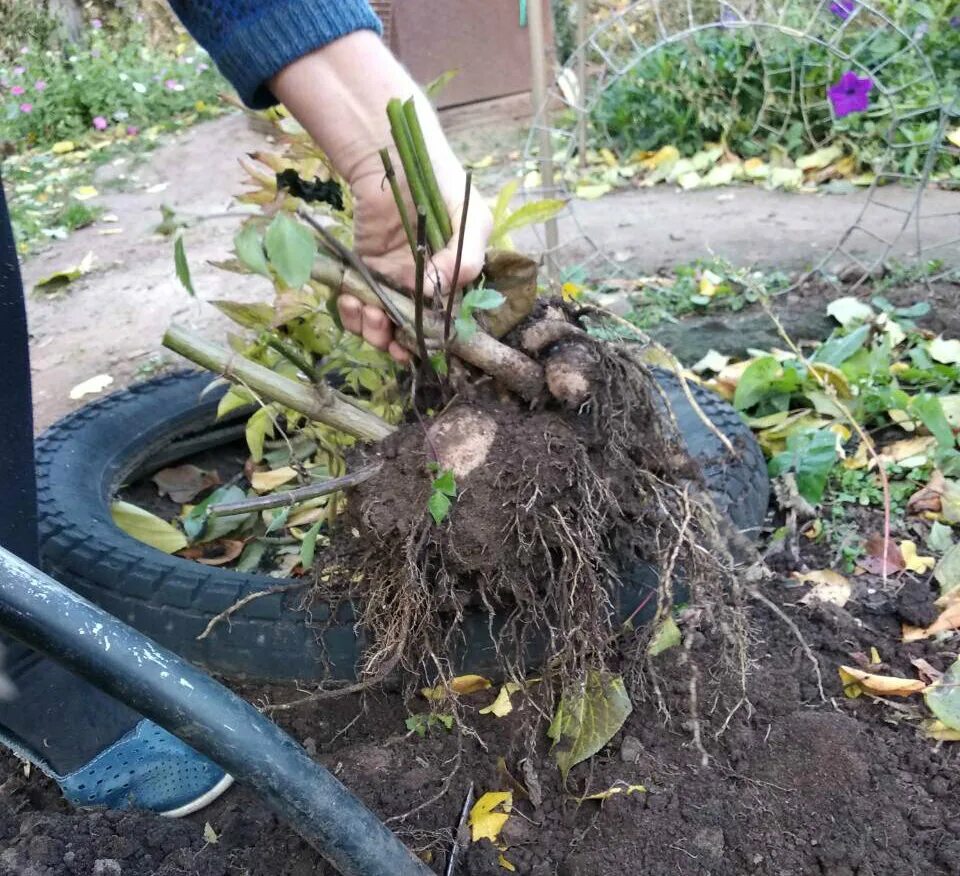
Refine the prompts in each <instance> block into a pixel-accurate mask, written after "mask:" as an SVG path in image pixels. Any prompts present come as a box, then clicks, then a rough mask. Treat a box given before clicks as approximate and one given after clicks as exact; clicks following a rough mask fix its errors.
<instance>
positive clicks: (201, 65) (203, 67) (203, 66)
mask: <svg viewBox="0 0 960 876" xmlns="http://www.w3.org/2000/svg"><path fill="white" fill-rule="evenodd" d="M209 69H210V65H209V64H204V63H203V62H202V61H201V62H200V63H199V64H197V72H198V73H203V72H204V71H205V70H209Z"/></svg>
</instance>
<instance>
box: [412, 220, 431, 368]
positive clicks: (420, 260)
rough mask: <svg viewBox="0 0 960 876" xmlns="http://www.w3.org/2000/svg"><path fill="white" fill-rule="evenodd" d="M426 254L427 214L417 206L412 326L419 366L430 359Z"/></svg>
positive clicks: (424, 365)
mask: <svg viewBox="0 0 960 876" xmlns="http://www.w3.org/2000/svg"><path fill="white" fill-rule="evenodd" d="M426 255H427V214H426V211H425V210H424V209H423V207H418V208H417V248H416V249H415V250H414V266H415V268H416V274H415V275H414V284H415V285H414V288H413V307H414V313H413V328H414V331H415V332H416V336H417V353H418V355H419V356H420V366H421V367H426V364H427V362H428V361H429V359H430V354H429V353H428V352H427V341H426V339H425V338H424V336H423V276H424V273H425V271H426V264H425V259H426Z"/></svg>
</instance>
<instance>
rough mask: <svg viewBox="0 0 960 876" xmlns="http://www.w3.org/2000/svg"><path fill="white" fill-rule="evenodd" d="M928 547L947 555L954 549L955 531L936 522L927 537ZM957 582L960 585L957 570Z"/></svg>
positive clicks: (958, 571)
mask: <svg viewBox="0 0 960 876" xmlns="http://www.w3.org/2000/svg"><path fill="white" fill-rule="evenodd" d="M927 547H928V548H930V550H932V551H936V552H937V553H938V554H946V553H947V552H948V551H949V550H950V548H952V547H953V529H952V528H951V527H949V526H947V525H946V524H945V523H941V522H940V521H939V520H934V521H933V524H932V525H931V526H930V533H929V534H928V535H927ZM957 582H958V583H960V569H958V570H957ZM954 586H955V585H954Z"/></svg>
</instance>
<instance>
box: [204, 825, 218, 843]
mask: <svg viewBox="0 0 960 876" xmlns="http://www.w3.org/2000/svg"><path fill="white" fill-rule="evenodd" d="M203 838H204V839H205V840H206V841H207V842H208V843H209V844H210V845H216V844H217V843H218V842H220V837H219V836H218V835H217V832H216V831H215V830H214V829H213V826H212V825H211V824H210V822H209V821H208V822H206V824H204V825H203Z"/></svg>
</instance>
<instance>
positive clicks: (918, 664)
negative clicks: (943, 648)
mask: <svg viewBox="0 0 960 876" xmlns="http://www.w3.org/2000/svg"><path fill="white" fill-rule="evenodd" d="M910 665H911V666H913V668H914V669H916V670H917V672H919V673H920V677H921V678H923V679H924V680H925V681H926V682H927V684H933V683H934V682H935V681H940V679H941V678H943V673H942V672H941V671H940V670H939V669H937V668H936V667H935V666H931V665H930V664H929V663H928V662H927V661H926V660H924V659H923V658H922V657H916V658H914V659H913V660H911V661H910Z"/></svg>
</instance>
